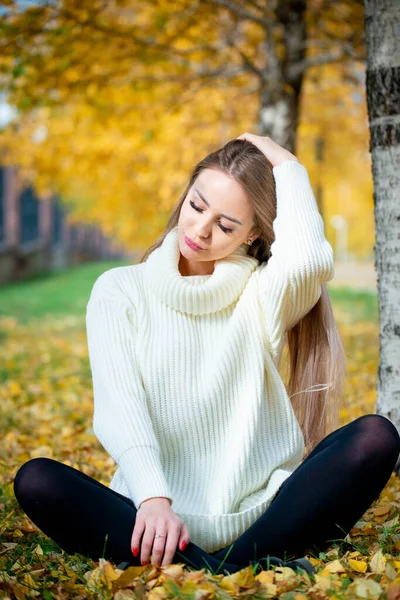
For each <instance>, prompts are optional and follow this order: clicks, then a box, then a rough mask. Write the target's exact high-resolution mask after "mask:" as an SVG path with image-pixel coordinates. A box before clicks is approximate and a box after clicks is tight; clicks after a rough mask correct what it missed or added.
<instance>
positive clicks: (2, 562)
mask: <svg viewBox="0 0 400 600" xmlns="http://www.w3.org/2000/svg"><path fill="white" fill-rule="evenodd" d="M117 264H122V263H104V262H102V263H93V264H89V265H85V266H80V267H75V268H73V269H68V270H67V271H65V272H63V273H58V274H51V275H48V276H45V277H40V278H35V279H32V280H30V281H28V282H24V283H18V284H13V285H8V286H4V287H2V288H0V339H1V343H2V359H1V361H0V378H1V382H2V383H1V385H0V598H18V600H21V599H23V598H28V597H37V598H45V599H46V600H48V599H50V598H74V599H77V598H117V599H118V600H124V599H125V598H135V597H143V598H151V599H152V600H162V599H164V598H194V599H195V600H197V599H199V600H200V598H203V596H204V597H209V598H210V599H213V598H231V597H235V598H236V597H237V598H239V597H243V596H246V597H248V598H273V597H280V598H282V599H283V600H304V599H305V598H307V597H311V598H315V599H316V600H317V599H318V600H319V599H322V600H324V599H325V598H326V599H328V598H329V599H331V600H332V599H333V600H335V599H336V598H360V597H361V598H376V599H378V598H385V597H386V596H387V595H388V597H389V600H395V598H397V595H396V594H397V593H398V590H400V587H399V586H400V583H399V582H400V577H399V576H398V572H400V526H399V525H398V513H399V510H398V508H399V507H400V504H399V502H400V486H399V483H398V478H396V477H395V476H392V478H391V479H390V481H389V482H388V484H387V486H386V488H385V489H384V490H383V492H382V494H381V496H380V498H379V499H378V500H377V501H376V502H375V503H374V504H373V505H372V506H371V508H370V509H369V510H368V511H367V512H366V513H365V515H363V517H362V519H361V520H360V521H359V522H358V523H357V524H356V525H355V527H354V528H353V530H352V531H351V532H350V535H349V536H347V538H346V540H345V541H341V542H338V543H333V544H332V547H331V549H330V550H329V552H327V553H321V554H320V555H318V556H316V555H311V554H310V558H311V560H312V561H313V562H314V564H315V567H316V570H317V574H316V576H312V577H309V576H306V575H304V574H300V573H298V574H296V573H294V572H293V571H291V570H290V569H286V570H285V569H283V570H282V569H281V570H280V571H279V570H278V569H271V570H269V571H261V572H258V573H257V572H256V571H257V565H253V566H249V568H246V569H243V570H242V571H240V572H239V573H236V574H234V575H231V576H226V575H224V574H223V569H221V570H220V572H219V573H212V572H211V571H209V570H207V569H205V570H201V571H195V570H192V569H190V568H187V567H186V566H184V565H183V564H177V565H172V566H171V567H169V568H159V567H153V566H152V565H147V566H146V567H140V568H131V569H128V570H127V571H125V572H120V571H119V570H118V569H117V568H116V566H115V565H112V564H110V563H108V562H107V561H104V560H103V559H100V557H99V559H100V560H99V561H97V562H94V561H91V560H89V559H86V558H85V557H83V556H82V555H74V556H68V555H66V554H65V553H64V552H62V551H60V549H59V548H58V547H57V545H56V544H55V543H54V542H52V541H51V540H50V539H49V538H47V537H46V536H45V535H43V534H42V533H41V532H40V530H38V529H37V528H36V527H35V526H34V525H33V524H32V522H31V521H30V520H29V519H27V518H26V516H25V515H24V513H23V512H22V511H21V509H20V508H19V506H18V505H17V503H16V501H15V499H14V497H13V479H14V476H15V473H16V471H17V470H18V468H19V466H20V465H21V464H23V462H25V461H26V460H29V458H32V457H35V456H49V457H53V458H56V459H57V460H61V461H62V462H64V463H66V464H70V465H72V466H74V467H76V468H78V469H80V470H82V471H83V472H85V473H87V474H88V475H90V476H92V477H95V478H96V479H98V480H99V481H102V482H103V483H105V484H107V483H108V482H109V481H110V478H111V475H112V473H113V472H114V469H115V465H114V463H113V461H112V460H111V459H110V458H109V457H108V456H107V454H106V453H105V451H104V450H103V449H102V447H101V446H100V444H99V443H98V442H97V440H96V438H95V437H94V435H93V431H92V429H91V419H92V410H93V395H92V385H91V377H90V369H89V362H88V356H87V346H86V334H85V329H84V313H85V306H86V303H87V300H88V298H89V294H90V290H91V288H92V285H93V283H94V281H95V279H96V278H97V277H98V275H99V274H100V273H102V272H103V271H105V270H106V269H109V268H111V267H113V266H117ZM328 289H329V293H330V297H331V300H332V305H333V309H334V314H335V317H336V320H337V324H338V327H339V331H340V334H341V337H342V340H343V343H344V346H345V348H346V355H347V357H348V361H349V378H348V382H347V390H346V396H345V399H344V401H343V404H342V407H341V411H340V424H345V423H347V422H349V421H351V420H353V419H354V418H356V417H358V416H361V415H362V414H366V413H368V412H374V409H375V397H376V392H375V390H376V375H377V364H378V352H379V335H378V333H379V332H378V319H377V299H376V295H374V294H369V293H367V292H360V293H357V291H354V290H351V289H338V288H330V287H329V285H328ZM349 502H351V499H349ZM227 560H229V558H228V559H227ZM399 595H400V594H399Z"/></svg>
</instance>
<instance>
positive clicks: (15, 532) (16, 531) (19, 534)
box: [13, 529, 24, 538]
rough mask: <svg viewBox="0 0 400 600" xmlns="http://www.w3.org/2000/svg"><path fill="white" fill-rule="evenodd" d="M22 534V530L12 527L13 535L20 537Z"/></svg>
mask: <svg viewBox="0 0 400 600" xmlns="http://www.w3.org/2000/svg"><path fill="white" fill-rule="evenodd" d="M23 535H24V534H23V533H22V531H20V530H19V529H14V531H13V537H15V538H20V537H23Z"/></svg>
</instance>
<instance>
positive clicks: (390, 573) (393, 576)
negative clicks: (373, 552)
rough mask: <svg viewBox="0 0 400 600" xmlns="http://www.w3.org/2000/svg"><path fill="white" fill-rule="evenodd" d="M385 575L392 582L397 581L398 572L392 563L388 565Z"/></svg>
mask: <svg viewBox="0 0 400 600" xmlns="http://www.w3.org/2000/svg"><path fill="white" fill-rule="evenodd" d="M385 574H386V576H387V577H388V578H389V579H391V580H392V581H394V580H395V579H396V577H397V571H396V569H395V568H394V567H393V566H392V565H391V564H390V563H387V564H386V567H385Z"/></svg>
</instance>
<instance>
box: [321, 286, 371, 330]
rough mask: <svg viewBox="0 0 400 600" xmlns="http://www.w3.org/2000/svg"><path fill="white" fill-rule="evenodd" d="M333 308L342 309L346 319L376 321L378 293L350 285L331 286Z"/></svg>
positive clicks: (329, 288) (341, 311) (330, 294)
mask: <svg viewBox="0 0 400 600" xmlns="http://www.w3.org/2000/svg"><path fill="white" fill-rule="evenodd" d="M328 292H329V297H330V299H331V302H332V306H333V310H334V312H335V310H337V311H340V314H341V315H343V316H345V317H346V320H349V321H351V322H352V323H355V322H357V321H367V322H375V321H377V320H378V294H377V293H376V292H368V291H364V290H357V289H352V288H348V287H330V286H329V283H328Z"/></svg>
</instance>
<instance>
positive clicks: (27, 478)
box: [14, 457, 56, 505]
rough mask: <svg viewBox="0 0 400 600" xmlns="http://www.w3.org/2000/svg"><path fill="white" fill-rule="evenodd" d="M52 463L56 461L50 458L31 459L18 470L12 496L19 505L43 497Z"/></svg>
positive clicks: (50, 475)
mask: <svg viewBox="0 0 400 600" xmlns="http://www.w3.org/2000/svg"><path fill="white" fill-rule="evenodd" d="M54 463H56V461H54V460H52V459H51V458H44V457H41V458H32V459H31V460H28V461H27V462H26V463H24V464H23V465H22V466H21V467H20V468H19V469H18V471H17V474H16V476H15V479H14V495H15V497H16V498H17V500H18V502H19V503H20V504H21V505H24V504H25V503H26V502H27V501H29V500H38V499H39V498H42V497H43V495H44V494H45V493H46V490H48V488H49V483H50V481H49V480H50V479H51V478H52V471H53V466H54Z"/></svg>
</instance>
